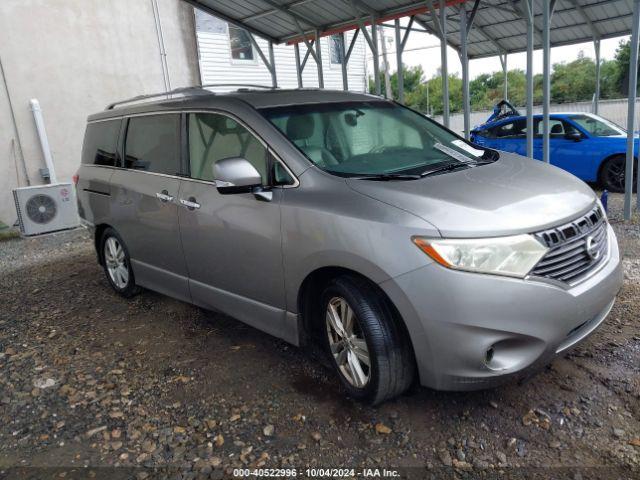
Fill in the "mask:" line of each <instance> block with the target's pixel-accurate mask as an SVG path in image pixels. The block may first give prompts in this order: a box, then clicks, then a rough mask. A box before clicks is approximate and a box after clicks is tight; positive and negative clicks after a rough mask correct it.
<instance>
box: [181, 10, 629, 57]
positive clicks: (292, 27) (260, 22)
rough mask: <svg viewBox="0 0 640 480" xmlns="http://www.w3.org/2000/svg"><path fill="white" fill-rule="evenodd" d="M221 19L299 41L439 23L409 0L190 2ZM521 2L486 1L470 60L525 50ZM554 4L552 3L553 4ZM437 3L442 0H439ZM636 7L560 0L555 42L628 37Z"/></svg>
mask: <svg viewBox="0 0 640 480" xmlns="http://www.w3.org/2000/svg"><path fill="white" fill-rule="evenodd" d="M185 1H187V2H189V3H191V4H193V5H194V6H195V7H197V8H201V9H202V10H205V11H207V12H209V13H211V14H213V15H216V16H217V17H220V18H222V19H224V20H227V21H229V22H231V23H234V24H236V25H238V26H241V27H243V28H245V29H247V30H248V31H250V32H252V33H254V34H256V35H259V36H261V37H264V38H266V39H268V40H271V41H272V42H274V43H283V42H295V41H299V40H300V38H301V31H300V30H301V29H302V30H303V31H304V33H305V35H309V36H310V37H311V36H313V35H314V34H315V32H316V31H318V32H319V33H320V35H321V36H324V35H331V34H334V33H338V32H342V31H345V30H351V29H355V28H358V26H359V25H358V20H360V21H362V22H364V23H365V24H368V23H369V22H370V20H371V18H372V16H373V17H375V18H376V23H383V22H385V21H389V20H393V19H395V18H399V17H405V16H412V15H416V16H417V19H419V20H421V22H420V24H421V25H422V26H423V27H425V28H426V29H428V30H430V31H431V32H433V33H436V32H437V30H436V27H435V26H434V25H433V24H432V17H431V15H430V12H428V7H427V2H425V1H421V2H416V1H406V0H354V1H350V0H294V1H291V0H234V1H232V2H230V1H221V0H185ZM546 1H547V0H534V5H535V6H534V12H537V13H536V14H535V24H536V27H535V30H536V34H535V37H534V38H535V40H534V41H535V47H536V48H540V47H541V44H542V13H541V12H542V8H543V3H544V2H546ZM463 3H467V4H469V6H468V9H469V8H471V6H472V5H473V3H474V2H473V1H465V0H448V1H447V7H446V14H447V27H448V28H447V42H448V43H449V45H451V46H452V47H453V48H455V49H456V50H459V49H460V44H461V41H460V33H459V32H460V15H459V11H460V4H463ZM523 3H524V2H522V1H521V0H482V1H480V3H479V6H478V10H477V13H476V16H475V19H474V22H473V28H472V29H471V30H470V32H469V37H468V41H467V42H468V43H467V50H468V56H469V58H481V57H490V56H495V55H500V54H504V53H514V52H522V51H525V50H526V47H527V44H526V33H527V20H526V13H525V12H524V10H523V8H525V7H524V5H523ZM552 3H553V2H552ZM434 4H435V5H436V8H437V6H438V5H439V2H438V1H437V0H436V1H434ZM632 16H633V8H632V5H631V3H630V2H628V1H627V0H558V1H557V2H556V6H555V9H554V13H553V17H552V20H551V46H552V47H554V46H560V45H570V44H577V43H584V42H589V41H592V40H594V38H595V39H598V38H600V39H605V38H612V37H619V36H622V35H628V34H629V33H630V32H631V23H632Z"/></svg>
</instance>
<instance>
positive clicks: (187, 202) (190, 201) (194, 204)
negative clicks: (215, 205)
mask: <svg viewBox="0 0 640 480" xmlns="http://www.w3.org/2000/svg"><path fill="white" fill-rule="evenodd" d="M180 203H181V204H182V205H184V206H185V207H187V209H188V210H195V209H197V208H200V204H199V203H198V202H196V199H195V198H194V197H189V199H188V200H185V199H184V198H181V199H180Z"/></svg>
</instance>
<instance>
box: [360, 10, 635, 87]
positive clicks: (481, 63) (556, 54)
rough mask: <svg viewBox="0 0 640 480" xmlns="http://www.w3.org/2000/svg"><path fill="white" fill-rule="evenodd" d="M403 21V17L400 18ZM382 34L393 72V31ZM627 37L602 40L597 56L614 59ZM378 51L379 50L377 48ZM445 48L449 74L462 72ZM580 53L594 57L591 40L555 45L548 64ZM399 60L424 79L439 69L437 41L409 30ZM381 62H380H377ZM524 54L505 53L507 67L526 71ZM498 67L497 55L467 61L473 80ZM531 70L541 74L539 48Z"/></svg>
mask: <svg viewBox="0 0 640 480" xmlns="http://www.w3.org/2000/svg"><path fill="white" fill-rule="evenodd" d="M404 22H405V24H406V20H405V21H404ZM384 36H385V39H386V41H387V45H388V59H389V65H390V71H391V72H394V71H396V54H395V52H396V50H395V31H394V29H392V28H385V29H384ZM627 38H628V37H620V38H612V39H608V40H602V41H601V43H600V56H601V59H602V60H605V59H606V60H611V59H613V58H614V55H615V51H616V47H617V46H618V43H619V42H620V40H622V39H627ZM381 50H382V49H381ZM447 51H448V59H449V61H448V67H449V73H458V74H460V75H461V74H462V70H461V66H460V60H459V57H458V52H456V51H455V50H454V49H452V48H451V47H449V48H447ZM581 51H582V52H584V56H585V57H591V58H595V51H594V48H593V43H592V42H589V43H582V44H579V45H570V46H564V47H556V48H552V49H551V63H552V64H553V63H558V62H570V61H572V60H575V59H576V58H578V55H579V53H580V52H581ZM402 61H403V63H404V64H405V66H408V67H412V66H415V65H422V69H423V71H424V72H425V77H426V78H431V77H432V76H433V75H434V74H435V73H436V72H437V70H438V69H439V68H440V40H439V39H438V37H436V36H434V35H430V34H428V33H423V32H411V34H410V35H409V39H408V41H407V46H406V47H405V52H404V54H403V55H402ZM380 64H381V65H382V61H381V62H380ZM526 67H527V54H526V52H522V53H514V54H511V55H509V56H508V59H507V68H508V69H509V70H512V69H515V68H519V69H521V70H525V71H526ZM500 70H502V66H501V64H500V59H499V58H498V57H492V58H481V59H477V60H471V61H470V62H469V74H470V77H471V79H474V78H475V77H477V76H478V75H480V74H482V73H491V72H496V71H500ZM367 71H368V72H369V74H370V75H371V73H372V72H373V57H372V55H371V53H370V52H369V49H368V48H367ZM533 71H534V74H537V73H542V50H535V51H534V55H533Z"/></svg>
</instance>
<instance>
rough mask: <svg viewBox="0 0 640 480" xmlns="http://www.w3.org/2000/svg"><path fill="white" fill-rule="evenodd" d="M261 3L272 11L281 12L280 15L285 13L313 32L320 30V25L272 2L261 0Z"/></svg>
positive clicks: (270, 0)
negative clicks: (310, 28)
mask: <svg viewBox="0 0 640 480" xmlns="http://www.w3.org/2000/svg"><path fill="white" fill-rule="evenodd" d="M261 1H263V2H264V3H266V4H267V5H269V6H271V7H273V8H274V9H276V10H279V11H281V12H282V13H286V14H287V15H289V16H290V17H291V18H293V19H294V20H297V21H299V22H304V23H306V24H307V25H309V26H310V27H313V29H314V30H317V29H319V28H320V25H317V24H316V23H315V22H314V21H313V20H309V18H307V17H306V16H304V15H300V14H299V13H296V12H292V11H291V10H290V9H289V8H288V7H283V6H282V5H278V4H277V3H276V2H274V1H273V0H261Z"/></svg>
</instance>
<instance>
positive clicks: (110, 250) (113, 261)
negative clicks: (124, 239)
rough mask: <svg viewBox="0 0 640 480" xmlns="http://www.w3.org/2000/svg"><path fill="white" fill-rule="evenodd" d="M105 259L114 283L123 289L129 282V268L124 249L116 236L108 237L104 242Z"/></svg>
mask: <svg viewBox="0 0 640 480" xmlns="http://www.w3.org/2000/svg"><path fill="white" fill-rule="evenodd" d="M104 260H105V263H106V266H107V271H108V272H109V278H111V281H112V282H113V284H114V285H115V286H116V287H118V288H119V289H121V290H123V289H125V288H126V287H127V285H128V283H129V268H128V267H127V259H126V256H125V253H124V249H123V248H122V245H121V244H120V242H118V239H117V238H115V237H109V238H107V241H106V242H105V243H104Z"/></svg>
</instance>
